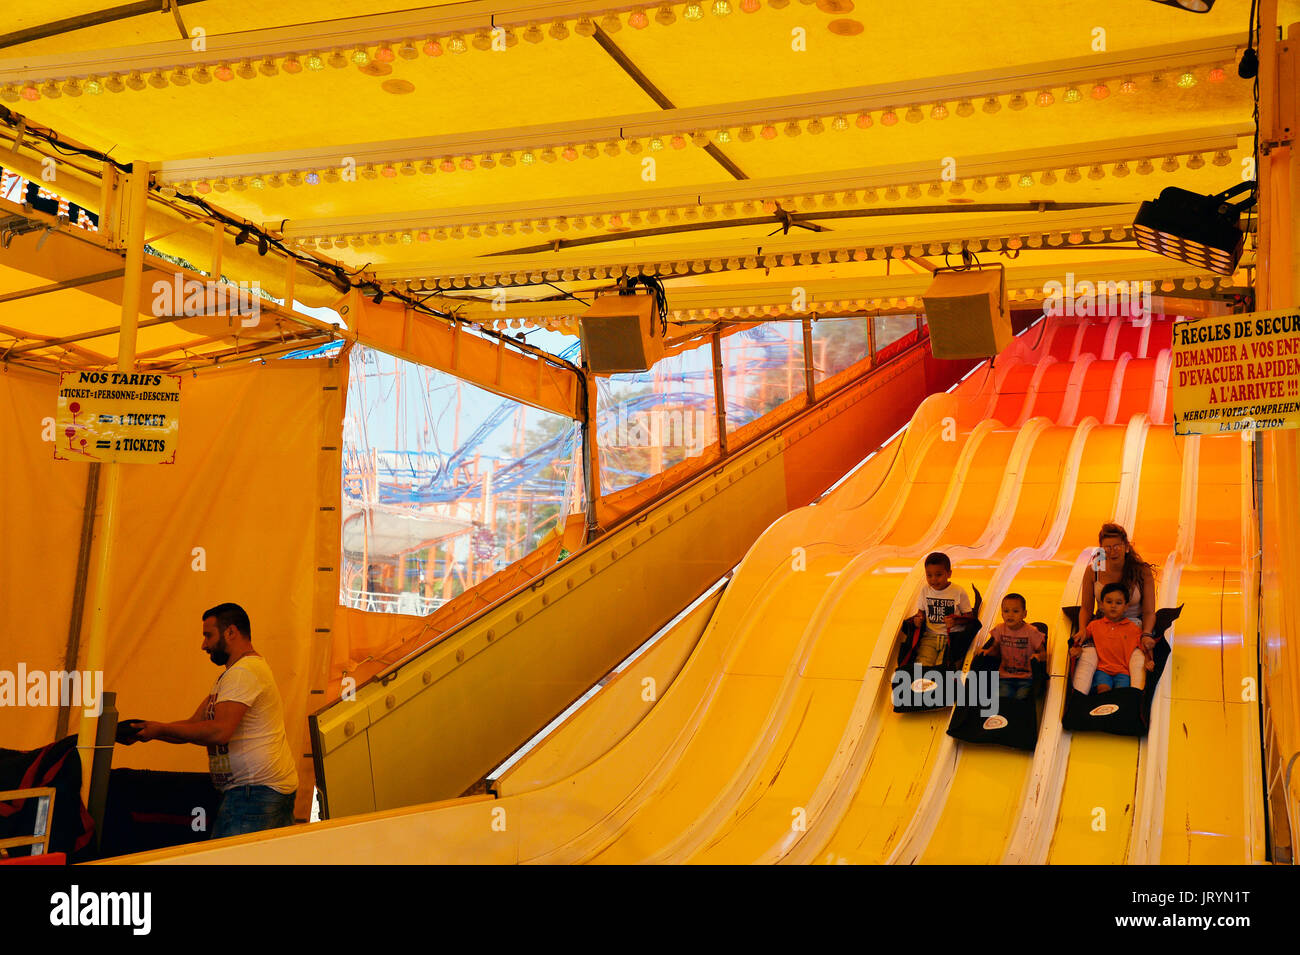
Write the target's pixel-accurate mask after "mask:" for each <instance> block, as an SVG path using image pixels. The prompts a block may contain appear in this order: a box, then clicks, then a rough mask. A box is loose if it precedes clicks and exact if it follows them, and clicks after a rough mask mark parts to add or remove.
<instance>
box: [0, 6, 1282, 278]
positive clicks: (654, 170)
mask: <svg viewBox="0 0 1300 955" xmlns="http://www.w3.org/2000/svg"><path fill="white" fill-rule="evenodd" d="M95 6H96V5H94V4H90V3H84V2H77V3H71V2H54V3H50V2H42V3H39V4H38V3H35V2H31V0H20V2H18V3H16V4H13V5H11V17H10V24H11V29H12V31H13V32H12V33H11V34H10V36H9V37H8V38H0V44H3V45H4V47H6V48H0V54H3V56H4V58H3V59H0V94H7V98H8V99H9V100H10V101H11V102H9V103H8V105H9V108H10V109H12V110H15V111H16V112H19V113H21V114H23V115H25V116H27V117H29V120H30V122H32V123H35V124H41V125H44V126H47V127H49V128H50V129H52V130H54V131H56V132H57V133H59V134H61V135H63V136H65V137H67V138H69V139H72V140H75V141H77V142H79V143H81V144H83V145H85V146H87V147H90V148H91V149H95V150H103V151H106V152H109V154H110V155H112V156H113V157H114V158H115V159H117V160H119V161H123V162H129V161H132V160H145V161H148V162H150V163H151V164H153V165H154V167H155V169H156V170H157V174H156V177H155V179H156V182H157V183H158V184H159V186H160V187H163V188H164V190H165V192H168V193H169V192H171V191H172V190H173V189H175V190H179V192H180V193H181V196H180V197H177V198H174V199H172V200H171V201H172V202H175V203H178V204H184V202H185V200H184V195H185V194H186V193H191V194H194V195H196V196H200V197H202V198H204V199H206V201H208V202H210V203H212V204H213V205H215V206H217V207H219V208H221V209H224V210H226V211H227V212H229V213H231V214H232V215H234V216H236V217H239V218H244V219H247V220H249V221H251V222H253V223H257V224H261V225H263V226H265V227H267V228H269V229H271V230H274V231H275V232H277V233H279V234H283V235H284V236H285V237H286V238H287V239H288V240H290V241H291V242H293V243H296V244H299V245H300V247H301V248H303V249H305V250H307V251H309V252H311V253H312V254H314V255H318V256H322V257H328V258H332V259H335V260H337V261H338V262H340V263H342V264H344V265H345V266H346V267H347V268H349V269H368V270H371V272H372V274H373V276H375V277H376V278H378V279H379V280H380V281H381V282H382V284H384V285H385V286H388V287H396V288H399V289H400V288H407V287H410V288H414V289H417V290H418V289H421V288H424V289H438V288H463V287H469V288H474V287H480V288H482V287H490V286H493V285H516V286H517V285H527V284H530V283H534V282H537V281H539V280H546V279H548V278H551V276H550V275H549V274H548V273H550V272H554V278H553V279H552V280H555V281H556V284H557V285H559V286H561V287H562V288H565V289H569V288H580V287H586V288H589V287H591V285H592V284H593V283H592V281H590V280H591V279H593V278H594V279H595V280H596V283H595V284H599V279H600V278H601V277H602V276H603V275H608V274H609V273H608V270H605V271H601V269H600V268H599V266H600V265H601V264H602V263H605V264H608V265H611V266H616V267H619V268H627V267H631V268H633V269H634V270H635V269H637V268H640V269H641V270H643V271H653V272H659V273H660V274H665V275H666V274H680V269H679V268H675V267H674V266H680V265H681V264H682V263H685V264H687V265H688V266H689V268H688V271H693V272H696V273H704V272H707V271H718V270H726V269H736V270H744V269H745V268H746V266H747V262H746V259H747V258H748V257H749V256H751V255H753V254H754V253H756V252H757V251H758V250H760V249H761V248H762V247H763V246H764V245H765V244H768V245H769V246H770V245H772V244H773V243H777V244H780V243H784V246H783V247H785V248H787V249H789V250H790V251H793V252H795V253H796V258H795V260H794V261H795V264H796V265H797V266H798V267H799V268H801V269H802V271H801V272H800V273H799V275H798V278H799V281H801V282H804V283H807V282H813V283H815V282H816V281H818V279H819V276H826V277H830V272H832V271H833V276H834V278H835V279H836V280H838V279H840V278H843V277H844V275H845V274H846V272H845V270H844V268H843V267H838V268H836V269H834V270H821V271H819V270H818V268H817V265H816V264H815V263H816V262H817V261H818V260H817V259H816V258H815V253H816V252H817V251H818V250H819V249H820V250H829V252H828V254H829V255H830V257H831V258H830V261H831V262H834V263H839V262H841V259H840V258H837V257H836V255H835V252H836V251H837V250H838V251H842V252H844V253H846V254H848V253H850V252H851V251H852V250H857V249H861V250H866V255H865V256H858V257H857V258H859V259H860V258H865V259H867V260H869V261H867V262H865V263H864V264H863V265H862V266H861V267H860V269H859V270H858V274H862V275H864V276H879V275H883V274H884V268H883V265H881V264H880V263H881V260H882V259H888V258H890V257H891V254H895V255H896V253H891V252H890V250H889V247H890V246H891V245H893V244H895V243H896V242H901V241H902V240H900V239H899V238H898V237H899V236H901V235H911V236H916V235H920V234H922V233H924V235H925V236H926V237H927V241H926V242H925V243H923V244H922V246H921V249H922V250H924V251H926V252H927V253H928V254H929V255H931V256H933V255H934V254H935V251H936V250H938V251H940V252H941V251H942V250H943V249H944V248H946V247H956V245H955V244H957V243H960V242H961V241H962V240H963V239H965V240H979V242H978V243H971V246H972V247H973V248H976V249H978V250H979V251H981V253H982V254H983V255H984V256H985V258H986V259H992V258H997V257H998V255H999V253H998V252H997V251H996V248H997V247H995V246H991V245H989V244H988V241H989V240H991V239H995V238H996V239H999V240H1005V239H1006V238H1007V237H1008V236H1010V235H1012V234H1013V233H1015V234H1018V235H1020V236H1022V237H1027V236H1030V235H1032V234H1034V231H1035V229H1036V228H1038V226H1037V223H1038V221H1039V220H1040V219H1043V220H1044V221H1046V220H1045V219H1044V217H1051V218H1052V224H1051V228H1052V230H1053V231H1061V232H1063V233H1064V234H1065V235H1069V234H1070V233H1071V231H1077V230H1072V229H1071V227H1070V226H1069V222H1070V216H1071V215H1072V214H1075V213H1072V212H1071V211H1070V208H1069V207H1068V206H1067V208H1066V210H1065V211H1064V212H1056V211H1053V209H1051V208H1048V207H1047V206H1045V205H1041V204H1060V203H1065V204H1071V203H1081V204H1087V206H1086V207H1084V208H1080V209H1078V210H1077V215H1078V216H1079V217H1080V220H1081V221H1082V220H1084V219H1087V218H1088V217H1089V216H1091V215H1093V213H1094V212H1096V209H1093V208H1090V207H1091V206H1094V205H1095V206H1100V207H1105V206H1108V205H1114V206H1116V212H1115V218H1116V222H1117V224H1118V225H1120V226H1122V225H1123V224H1124V221H1123V216H1124V215H1128V216H1131V212H1132V207H1133V204H1135V203H1137V202H1140V201H1142V200H1144V199H1149V198H1152V197H1153V196H1155V195H1156V194H1157V193H1158V192H1159V191H1160V190H1161V189H1162V188H1164V187H1165V186H1168V185H1179V186H1181V187H1183V188H1188V189H1192V190H1195V191H1199V192H1204V193H1209V192H1215V191H1220V190H1222V189H1225V188H1227V187H1229V186H1231V185H1233V184H1234V183H1236V182H1238V181H1240V180H1241V178H1242V177H1243V175H1244V174H1248V172H1243V170H1244V168H1245V167H1243V161H1247V160H1248V159H1249V156H1250V154H1251V152H1252V142H1251V136H1252V132H1253V123H1252V117H1251V112H1252V97H1251V84H1250V83H1249V82H1248V81H1245V80H1241V79H1239V78H1238V77H1237V75H1236V59H1237V55H1238V52H1239V49H1240V48H1241V47H1243V46H1244V44H1245V42H1246V36H1247V25H1248V24H1247V21H1248V16H1249V10H1250V0H1218V2H1217V3H1215V4H1214V7H1213V9H1212V11H1211V12H1210V13H1208V14H1204V15H1196V14H1192V13H1188V12H1185V11H1182V10H1179V9H1176V8H1174V7H1170V6H1167V5H1163V4H1158V3H1153V2H1149V0H1124V2H1115V3H1105V4H1101V3H1097V2H1095V0H1014V2H1011V0H1008V2H1005V3H1000V4H996V5H990V4H979V3H956V2H952V0H872V2H870V3H867V2H863V0H856V2H854V0H818V2H816V3H802V2H798V0H796V2H793V3H781V2H780V0H777V2H776V3H773V2H772V0H761V2H757V0H744V2H742V0H726V2H725V3H724V4H723V6H726V7H728V8H729V10H730V12H729V14H728V15H719V14H720V13H721V12H722V8H721V7H720V6H718V5H717V4H714V3H713V2H711V0H706V2H704V3H702V4H700V5H698V8H699V10H700V12H701V16H700V18H699V19H690V17H691V16H693V13H694V10H693V9H692V8H693V7H695V6H696V5H692V4H681V3H677V4H669V5H666V6H663V5H661V6H654V5H643V4H613V5H608V6H601V5H598V4H594V3H588V2H581V0H549V2H544V0H534V2H527V3H513V4H491V3H485V2H477V0H476V2H469V3H444V4H430V5H428V6H426V7H425V8H423V9H421V10H415V11H410V10H403V9H402V7H403V5H401V4H396V3H392V4H387V3H361V2H344V0H335V2H323V3H322V2H316V0H313V2H310V3H307V2H298V0H295V2H283V3H277V4H264V3H252V2H238V3H228V2H226V3H216V2H194V3H184V4H182V5H180V7H179V8H178V12H179V16H180V20H181V23H182V24H183V25H184V27H185V29H186V30H187V31H188V32H190V33H191V34H194V32H195V31H196V30H197V29H201V30H202V31H203V33H202V36H201V39H202V42H201V43H200V42H199V41H198V40H194V39H191V40H183V39H180V35H181V25H180V24H178V22H177V20H176V19H175V18H174V17H173V16H172V14H171V13H166V14H164V13H154V14H149V15H145V16H136V17H131V18H129V19H124V20H119V21H115V22H109V23H102V24H98V25H89V26H83V27H81V28H76V29H73V28H72V27H76V26H78V25H79V24H80V23H82V22H83V21H79V20H76V19H75V18H78V17H86V16H88V15H90V14H92V13H93V11H94V9H95ZM664 11H667V13H668V14H669V15H671V19H672V20H673V22H671V23H670V24H666V25H665V24H664V23H663V22H661V19H667V18H668V17H667V16H666V15H665V14H664ZM584 17H585V18H589V20H584V19H583V18H584ZM65 19H69V23H67V24H65V25H64V27H63V28H62V29H60V30H59V32H56V33H54V34H53V35H48V36H41V35H40V34H42V33H43V32H49V31H50V30H51V29H54V27H51V26H49V25H51V24H57V22H58V21H63V20H65ZM643 19H644V21H645V22H644V24H643V22H642V21H643ZM1297 19H1300V0H1281V2H1280V3H1279V6H1278V20H1279V22H1280V23H1281V24H1287V23H1290V22H1293V21H1295V20H1297ZM494 23H495V24H496V25H497V27H499V28H500V29H501V30H502V32H500V33H496V34H493V33H490V32H487V31H488V30H489V29H490V28H491V27H492V25H493V24H494ZM555 24H560V26H558V27H557V26H555ZM43 27H44V28H45V29H43ZM476 34H477V35H476ZM557 34H558V35H562V36H563V38H560V39H557V38H556V36H555V35H557ZM583 34H591V35H583ZM19 41H20V42H19ZM462 43H463V45H464V52H460V53H457V52H455V50H456V49H457V48H458V45H460V44H462ZM494 45H495V46H496V47H499V49H494V48H493V46H494ZM485 46H486V48H482V47H485ZM333 54H339V55H340V61H341V63H342V65H341V66H332V65H330V63H329V58H330V56H331V55H333ZM313 55H318V56H320V57H321V58H322V59H321V63H320V64H319V65H320V67H321V68H320V69H318V70H317V69H313V68H312V66H314V65H316V64H314V63H313V62H312V61H311V57H312V56H313ZM178 69H179V70H180V71H181V72H180V74H179V77H180V78H179V80H178V73H177V70H178ZM202 70H206V71H207V72H208V74H209V77H208V81H207V82H200V81H199V76H200V74H201V71H202ZM226 70H229V71H230V78H229V79H223V78H222V77H223V76H225V75H226V74H225V72H224V71H226ZM244 73H246V74H247V76H248V77H249V78H243V75H241V74H244ZM268 74H269V75H268ZM114 77H116V78H117V79H119V80H121V81H123V82H124V83H125V84H126V86H127V88H125V89H123V90H122V91H120V92H111V91H110V90H109V88H111V86H112V85H113V79H114ZM182 81H185V82H184V85H178V83H180V82H182ZM96 83H97V84H101V85H102V86H104V87H105V89H104V90H103V91H102V92H99V93H98V94H97V95H95V94H92V92H90V90H91V86H92V85H93V84H96ZM154 84H156V85H154ZM132 85H138V86H142V87H143V88H142V89H133V88H130V87H131V86H132ZM74 93H75V94H76V95H74ZM51 94H57V95H51ZM14 100H16V102H13V101H14ZM841 127H843V128H841ZM0 162H3V160H2V159H0ZM82 165H85V164H84V162H83V163H82ZM353 171H355V173H356V175H355V179H354V178H353V175H352V173H353ZM332 179H334V180H337V181H330V180H332ZM160 201H161V199H160ZM774 203H779V204H780V210H783V211H786V212H791V213H794V214H795V216H796V217H797V218H799V219H801V220H802V221H803V222H804V223H805V224H807V225H811V226H812V227H813V229H806V228H801V227H800V226H798V225H795V226H794V227H793V229H791V230H790V233H789V235H788V236H782V235H781V233H780V232H779V231H778V233H777V236H776V237H775V238H769V236H770V234H771V233H772V232H773V231H774V230H778V229H779V228H780V226H781V223H780V222H779V221H778V219H777V218H776V216H775V213H776V212H777V211H778V210H777V209H776V208H775V207H774V205H773V204H774ZM858 213H870V214H869V215H859V214H858ZM900 213H901V214H900ZM1121 213H1122V214H1121ZM1062 217H1064V218H1062ZM1129 221H1131V219H1130V220H1129ZM814 229H815V230H817V231H813V230H814ZM1085 231H1086V230H1085ZM1042 234H1043V236H1044V237H1048V236H1050V233H1049V232H1048V231H1047V228H1046V227H1044V228H1043V233H1042ZM575 240H577V242H578V244H577V245H576V246H575V245H574V244H573V243H574V242H575ZM906 241H908V242H912V241H914V239H909V240H906ZM936 243H937V244H936ZM156 244H157V247H158V248H160V249H163V250H164V251H167V250H168V237H166V236H163V237H162V238H160V239H159V240H158V242H157V243H156ZM1000 244H1001V245H1002V247H1003V248H1005V242H1000ZM1099 244H1100V245H1101V246H1102V247H1105V246H1108V245H1118V246H1119V248H1117V249H1114V250H1113V251H1112V252H1110V253H1105V252H1104V251H1103V249H1099V248H1098V247H1097V244H1095V243H1094V242H1093V240H1092V239H1091V238H1089V239H1087V240H1086V241H1080V242H1075V241H1073V240H1070V241H1069V242H1067V243H1066V247H1067V249H1068V248H1070V247H1076V246H1077V248H1076V249H1075V251H1076V252H1077V255H1076V256H1070V255H1068V254H1065V253H1064V252H1060V251H1052V252H1050V253H1049V252H1047V251H1046V250H1047V249H1048V248H1049V245H1048V244H1047V243H1046V242H1044V243H1042V247H1043V249H1044V250H1045V251H1044V252H1043V253H1042V255H1043V256H1048V255H1050V258H1048V257H1043V258H1041V259H1038V260H1036V258H1035V257H1036V256H1038V255H1039V253H1038V252H1036V251H1035V249H1034V248H1033V244H1032V243H1030V244H1029V245H1028V246H1027V247H1025V248H1024V249H1023V250H1022V256H1021V258H1020V260H1019V262H1018V263H1017V264H1018V265H1020V266H1037V265H1052V266H1059V267H1060V268H1061V270H1062V271H1065V270H1068V269H1069V267H1070V266H1071V264H1072V263H1076V262H1077V263H1079V264H1081V265H1082V264H1083V263H1087V267H1088V268H1090V269H1094V270H1095V266H1096V265H1097V264H1098V263H1099V262H1101V261H1103V260H1104V259H1103V256H1104V255H1105V254H1110V255H1111V256H1112V257H1114V258H1118V259H1122V260H1124V261H1131V260H1134V259H1140V258H1141V257H1143V256H1145V255H1146V253H1143V252H1140V251H1135V250H1134V248H1133V246H1132V244H1131V241H1128V240H1127V239H1124V240H1121V241H1119V242H1117V241H1116V240H1115V239H1114V238H1113V237H1112V233H1111V230H1110V228H1107V230H1106V232H1105V235H1104V237H1103V238H1102V239H1101V240H1100V242H1099ZM803 246H807V247H808V248H809V249H811V250H812V252H813V253H814V258H813V259H810V260H809V262H810V263H814V264H810V265H808V266H807V267H805V266H804V260H803V259H801V258H798V256H797V253H798V251H799V249H800V248H801V247H803ZM538 249H544V251H538ZM909 251H910V252H915V251H916V249H915V248H914V247H909ZM503 253H505V254H506V255H504V256H503V255H502V254H503ZM714 259H717V260H718V261H717V263H716V267H714V266H715V263H714V262H713V261H712V260H714ZM1153 261H1157V262H1158V261H1159V260H1153ZM575 262H581V263H585V265H586V266H587V267H588V268H589V274H587V275H585V276H581V275H579V274H578V273H576V272H574V273H573V274H571V275H566V274H564V273H563V271H562V270H563V269H564V268H565V267H566V266H569V265H571V264H572V263H575ZM697 263H700V264H701V265H703V267H702V268H700V267H696V264H697ZM195 264H196V265H197V266H198V267H199V268H201V269H202V268H205V267H206V266H205V265H204V263H202V262H197V263H195ZM824 264H829V263H824ZM242 265H243V267H246V268H256V265H257V264H256V263H252V265H250V264H249V263H248V262H247V261H245V262H244V263H242ZM507 266H508V267H507ZM755 267H760V268H765V267H770V263H768V264H767V265H766V266H765V265H764V263H763V262H762V261H761V260H759V261H757V262H756V263H755ZM759 274H760V275H761V274H762V273H759ZM847 274H854V273H852V272H850V273H847ZM788 276H789V277H792V278H793V277H795V274H794V273H793V272H790V273H788ZM232 277H248V278H252V277H255V276H253V275H251V274H250V275H248V276H244V275H239V276H235V275H232ZM752 277H753V276H752V274H751V275H749V276H744V277H742V281H741V282H739V283H738V286H737V287H746V285H747V283H748V282H749V281H750V280H751V279H752ZM581 278H586V279H588V280H589V281H587V282H586V283H585V285H584V284H580V283H579V279H581ZM453 280H455V281H453ZM712 281H716V279H714V280H712ZM408 283H411V284H409V285H408ZM694 284H700V285H708V284H710V280H709V278H708V277H707V276H704V275H702V274H701V275H696V276H694V277H688V278H683V279H679V280H677V281H676V282H674V284H673V286H672V288H674V289H683V288H686V289H689V288H690V287H692V286H693V285H694ZM531 294H532V295H533V297H543V296H554V295H556V294H557V293H556V290H555V289H554V288H552V287H550V286H545V285H542V286H537V287H536V288H535V289H534V290H533V292H532V293H531ZM512 297H513V296H512ZM737 304H744V303H743V302H738V303H737Z"/></svg>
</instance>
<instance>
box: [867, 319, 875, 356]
mask: <svg viewBox="0 0 1300 955" xmlns="http://www.w3.org/2000/svg"><path fill="white" fill-rule="evenodd" d="M867 357H868V358H870V359H871V367H873V368H874V367H875V366H876V316H874V315H868V316H867Z"/></svg>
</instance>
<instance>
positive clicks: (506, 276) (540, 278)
mask: <svg viewBox="0 0 1300 955" xmlns="http://www.w3.org/2000/svg"><path fill="white" fill-rule="evenodd" d="M1131 237H1132V231H1131V229H1129V228H1127V227H1125V226H1119V225H1117V226H1112V227H1111V228H1109V229H1101V228H1093V229H1089V230H1088V231H1087V232H1084V231H1083V230H1081V229H1075V230H1072V231H1069V232H1048V233H1036V232H1031V233H1029V234H1027V235H1011V236H998V237H993V238H987V239H961V240H954V241H946V242H924V243H912V244H901V245H881V246H859V247H857V248H844V249H833V250H828V249H823V250H822V251H820V252H798V253H796V252H768V253H764V254H761V255H759V254H754V255H746V256H728V257H715V258H709V259H693V260H674V261H659V262H648V263H642V264H640V265H612V266H590V267H580V268H552V269H529V270H520V271H501V272H482V273H477V274H473V275H461V276H449V277H440V278H437V279H418V280H412V281H410V282H408V283H407V287H408V289H409V290H410V291H425V292H429V291H437V290H446V289H452V288H456V289H462V288H496V287H502V286H506V285H540V284H542V283H543V282H586V281H591V280H597V281H600V280H604V279H618V278H622V277H623V276H625V275H637V274H641V275H660V276H666V275H692V274H705V273H708V272H730V271H736V270H739V269H773V268H782V267H786V268H788V267H791V266H808V265H831V264H836V263H846V262H866V261H870V260H877V261H882V260H884V259H903V258H906V257H907V256H913V257H919V256H927V255H928V256H939V255H958V254H960V253H961V251H962V249H963V248H965V249H968V250H969V251H971V252H990V253H997V252H1001V251H1003V250H1007V251H1011V252H1014V251H1018V250H1020V249H1042V248H1044V247H1046V248H1048V249H1056V248H1063V247H1066V246H1072V245H1083V244H1085V243H1086V244H1090V245H1091V244H1097V243H1101V242H1106V241H1110V242H1123V241H1125V240H1126V239H1129V238H1131Z"/></svg>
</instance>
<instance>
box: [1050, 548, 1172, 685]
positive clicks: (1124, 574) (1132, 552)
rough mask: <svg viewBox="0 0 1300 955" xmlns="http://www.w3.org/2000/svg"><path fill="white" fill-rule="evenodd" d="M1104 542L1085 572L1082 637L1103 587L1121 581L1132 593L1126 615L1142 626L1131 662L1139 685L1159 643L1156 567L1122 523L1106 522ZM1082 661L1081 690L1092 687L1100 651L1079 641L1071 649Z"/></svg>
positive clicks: (1079, 666) (1077, 669)
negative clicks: (1142, 553) (1155, 636)
mask: <svg viewBox="0 0 1300 955" xmlns="http://www.w3.org/2000/svg"><path fill="white" fill-rule="evenodd" d="M1097 543H1098V544H1099V545H1100V546H1099V547H1098V548H1097V551H1096V553H1095V554H1094V557H1093V560H1092V562H1091V563H1090V564H1089V565H1088V568H1087V570H1085V571H1084V572H1083V587H1082V592H1081V593H1080V595H1079V638H1078V639H1079V640H1080V641H1082V640H1083V634H1084V633H1085V632H1086V631H1087V629H1088V624H1089V623H1091V622H1092V620H1093V619H1094V617H1096V615H1097V610H1098V607H1099V606H1100V600H1101V591H1102V588H1103V587H1105V586H1106V585H1107V584H1120V585H1122V586H1123V587H1124V593H1125V594H1127V595H1128V607H1127V608H1125V611H1124V616H1125V617H1127V618H1128V619H1130V620H1132V621H1133V622H1134V623H1136V624H1137V625H1138V626H1140V627H1141V628H1142V645H1141V647H1140V648H1139V649H1138V650H1137V651H1134V654H1133V659H1132V660H1131V661H1130V664H1129V671H1130V679H1131V681H1132V685H1133V686H1135V687H1142V686H1144V685H1145V682H1146V667H1145V661H1146V658H1145V655H1144V654H1145V653H1149V652H1150V651H1151V648H1152V647H1154V646H1155V645H1156V641H1155V638H1154V636H1153V634H1152V631H1153V629H1154V627H1155V621H1156V579H1155V568H1154V567H1153V566H1152V565H1151V564H1149V563H1148V562H1147V561H1145V560H1143V559H1142V555H1141V554H1139V553H1138V552H1137V550H1136V549H1135V548H1134V547H1133V544H1132V543H1131V542H1130V541H1129V539H1128V532H1127V531H1126V530H1124V528H1122V527H1120V526H1119V525H1118V524H1102V525H1101V530H1100V531H1099V532H1098V534H1097ZM1070 653H1071V655H1072V656H1077V657H1078V658H1079V662H1078V663H1077V664H1076V666H1075V669H1074V688H1075V689H1076V690H1078V691H1079V692H1080V693H1087V692H1089V691H1090V690H1091V689H1092V680H1093V676H1094V675H1095V674H1096V670H1097V651H1096V650H1095V649H1094V648H1093V647H1091V646H1079V645H1076V646H1075V647H1074V648H1073V649H1072V650H1071V651H1070Z"/></svg>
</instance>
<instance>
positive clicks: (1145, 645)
mask: <svg viewBox="0 0 1300 955" xmlns="http://www.w3.org/2000/svg"><path fill="white" fill-rule="evenodd" d="M1155 646H1156V641H1155V637H1143V638H1142V652H1143V653H1147V654H1149V653H1150V652H1151V651H1152V650H1154V649H1155Z"/></svg>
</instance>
